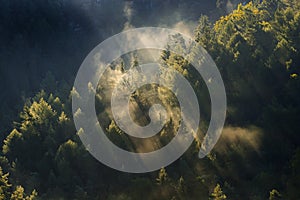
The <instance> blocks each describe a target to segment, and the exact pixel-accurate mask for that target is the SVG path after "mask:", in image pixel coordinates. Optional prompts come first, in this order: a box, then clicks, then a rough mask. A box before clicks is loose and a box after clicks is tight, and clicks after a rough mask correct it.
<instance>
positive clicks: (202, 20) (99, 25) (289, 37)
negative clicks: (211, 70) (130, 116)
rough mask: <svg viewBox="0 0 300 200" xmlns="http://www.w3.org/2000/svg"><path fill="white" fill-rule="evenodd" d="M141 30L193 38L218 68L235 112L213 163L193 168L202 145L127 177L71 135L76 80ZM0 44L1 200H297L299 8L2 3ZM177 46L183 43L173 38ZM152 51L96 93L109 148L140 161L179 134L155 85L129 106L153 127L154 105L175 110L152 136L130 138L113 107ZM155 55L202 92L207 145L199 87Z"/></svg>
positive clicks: (190, 75) (278, 3)
mask: <svg viewBox="0 0 300 200" xmlns="http://www.w3.org/2000/svg"><path fill="white" fill-rule="evenodd" d="M141 26H162V27H170V28H174V29H177V30H179V31H182V32H185V33H189V34H192V35H193V37H194V39H195V41H196V42H197V43H199V44H200V45H201V46H203V47H204V48H205V49H206V50H207V51H208V53H209V54H210V55H211V56H212V58H213V59H214V61H215V62H216V64H217V66H218V68H219V70H220V73H221V75H222V77H223V80H224V83H225V87H226V92H227V98H228V100H227V101H228V110H227V118H226V124H225V127H224V130H223V133H222V136H221V138H220V140H219V142H218V143H217V145H216V146H215V148H214V149H213V151H212V152H211V153H210V154H209V156H207V157H205V158H204V159H201V160H199V159H198V150H199V146H200V144H201V138H195V139H196V140H195V142H194V143H193V144H192V146H191V147H190V148H189V149H188V151H187V152H186V153H185V154H184V155H183V156H182V157H181V158H180V159H178V160H177V161H176V162H174V163H173V164H171V165H170V166H168V167H166V168H162V169H160V170H159V171H156V172H151V173H145V174H128V173H123V172H118V171H116V170H113V169H110V168H109V167H107V166H105V165H103V164H101V163H100V162H98V161H97V160H95V159H94V158H93V157H92V156H91V155H90V154H89V152H88V151H87V150H86V149H85V147H84V146H83V144H82V142H81V141H80V139H79V137H78V135H76V129H75V127H74V122H73V119H72V117H73V116H72V111H71V94H72V93H74V92H76V91H75V90H74V89H73V90H72V85H73V81H74V77H75V75H76V72H77V70H78V68H79V66H80V64H81V62H82V61H83V59H84V57H85V56H86V55H87V54H88V52H89V51H90V50H91V49H93V47H94V46H96V45H97V44H98V43H100V42H101V41H103V40H104V39H105V38H107V37H109V36H111V35H113V34H116V33H118V32H120V31H122V30H126V29H130V28H133V27H141ZM178 41H179V42H178ZM0 44H1V46H0V52H1V53H0V79H1V80H2V84H1V86H0V88H1V91H2V92H1V94H0V99H1V106H0V110H1V112H0V125H1V127H0V131H1V138H0V139H1V141H2V144H1V145H2V151H1V157H0V199H28V200H29V199H111V200H116V199H118V200H129V199H141V198H144V199H173V200H175V199H197V200H199V199H203V200H204V199H214V200H220V199H249V200H255V199H270V200H275V199H291V200H294V199H295V200H297V199H299V197H300V191H299V188H300V148H299V147H300V136H299V134H298V132H299V129H300V127H299V121H300V94H299V93H298V92H299V91H300V90H299V89H300V78H299V73H300V2H299V1H298V0H262V1H259V0H253V1H234V0H217V1H210V0H201V1H196V0H186V1H183V0H168V1H158V0H143V1H134V0H133V1H122V0H111V1H109V0H74V1H73V0H72V1H64V0H55V1H39V0H32V1H15V0H11V1H8V0H3V1H2V3H1V7H0ZM172 44H174V45H178V48H180V45H182V44H180V38H176V37H173V43H172V41H171V43H170V45H172ZM148 53H149V52H146V53H141V54H138V53H133V54H132V55H134V56H132V55H124V56H123V57H122V58H120V59H119V60H116V61H115V62H114V63H113V64H112V65H111V67H110V68H109V69H108V70H107V71H106V72H105V76H104V78H102V79H101V80H100V82H99V84H98V86H97V88H96V90H97V95H96V105H95V107H96V110H97V115H98V120H99V122H100V123H101V124H102V125H103V126H104V127H105V129H106V134H107V136H108V138H109V139H110V140H111V141H113V142H114V143H115V144H117V145H118V146H120V147H122V148H123V149H126V150H130V151H136V152H149V151H153V150H155V149H157V148H160V147H161V146H163V145H165V144H166V143H168V142H169V141H170V139H171V138H172V137H173V136H174V135H173V133H174V131H175V130H176V128H177V127H178V118H176V113H177V112H179V111H178V109H179V108H178V101H177V100H176V98H175V97H174V95H173V94H172V93H170V91H168V90H167V89H166V88H163V87H159V86H157V85H154V84H153V85H147V86H145V87H142V88H140V89H139V90H137V91H136V92H135V94H134V97H135V98H134V99H135V100H134V101H132V102H131V103H132V104H133V105H134V106H133V108H134V111H133V112H134V113H135V114H136V119H137V123H140V124H147V123H148V119H147V117H143V116H144V115H145V112H147V109H149V106H151V104H152V103H153V102H159V103H160V104H162V105H164V106H165V107H166V110H172V113H173V116H172V117H173V118H172V120H171V121H169V122H168V123H167V124H166V125H165V127H164V129H163V130H162V131H161V132H160V133H159V134H158V135H157V136H156V137H153V138H151V139H149V140H145V141H141V140H137V139H134V138H131V137H128V136H127V135H126V134H125V133H124V132H123V131H122V130H121V129H120V128H119V127H118V126H117V125H116V123H115V121H114V120H113V119H112V117H111V111H110V110H109V109H107V107H109V106H108V105H109V100H108V99H109V96H110V93H111V87H112V86H113V85H114V81H115V80H114V79H113V78H112V77H117V76H118V75H121V74H123V73H125V72H126V71H127V70H128V69H130V68H135V67H137V66H138V63H139V62H141V61H142V59H147V58H144V56H145V55H148ZM156 53H159V54H160V57H161V60H160V62H161V63H162V65H165V66H167V67H173V68H174V69H175V70H177V71H178V72H180V73H182V74H183V76H184V77H186V78H187V79H188V80H189V81H190V83H191V85H192V86H193V88H194V89H195V91H196V95H197V97H198V99H199V102H200V103H199V105H200V107H201V116H202V117H203V121H202V122H201V124H200V132H201V133H200V135H201V134H202V132H203V133H205V130H206V129H207V125H208V120H209V117H210V101H209V97H208V93H207V88H206V87H205V85H204V82H203V80H201V77H200V76H198V75H197V74H196V73H195V71H194V69H193V67H192V66H191V64H190V63H189V62H187V61H186V60H185V59H184V58H183V57H181V56H178V55H176V54H174V53H171V52H169V51H168V50H165V51H163V52H156ZM162 78H164V77H162ZM144 92H149V93H151V94H153V96H156V97H154V98H153V99H149V98H147V96H143V93H144ZM141 116H142V117H141ZM153 144H156V145H157V146H154V145H153ZM145 194H147V195H145Z"/></svg>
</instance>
